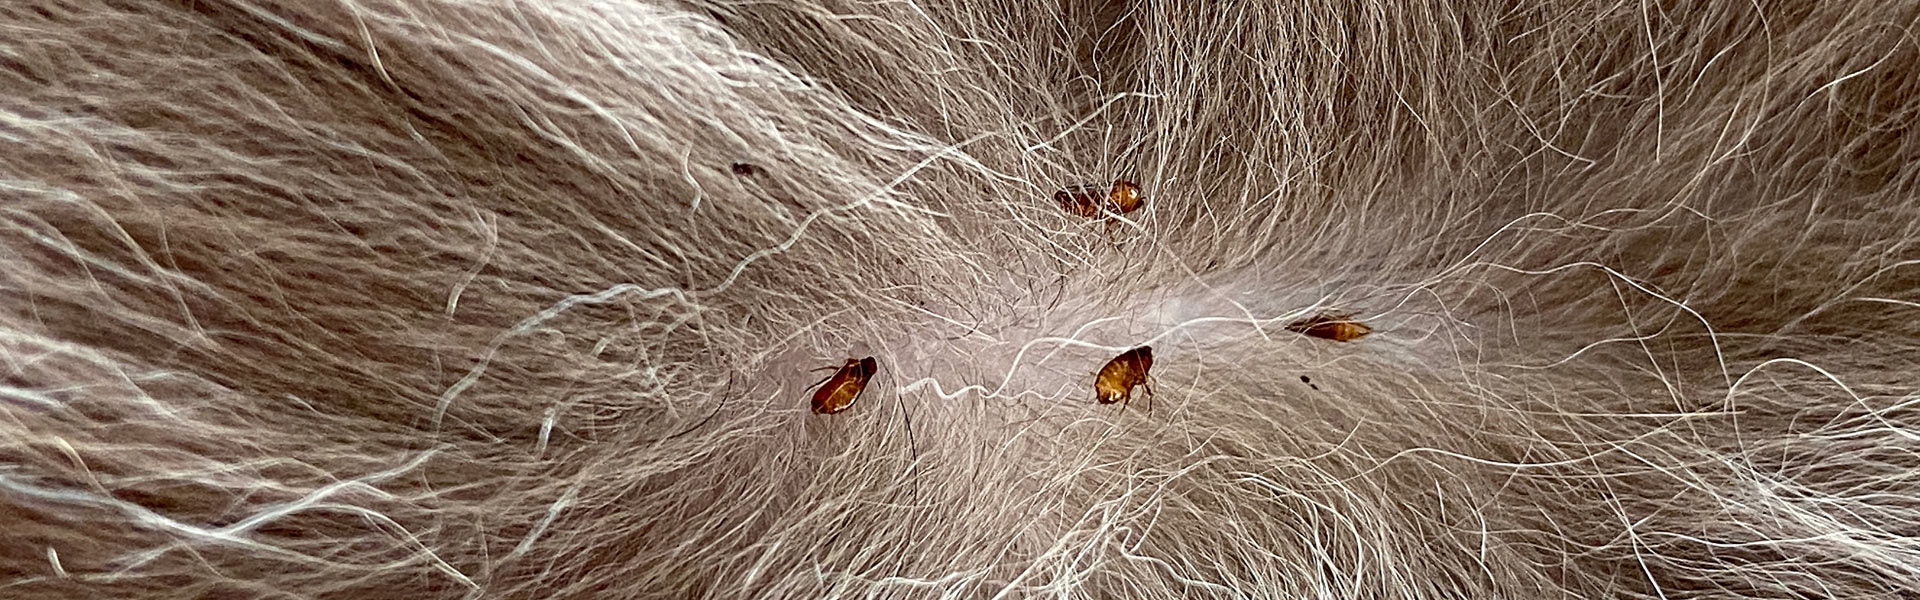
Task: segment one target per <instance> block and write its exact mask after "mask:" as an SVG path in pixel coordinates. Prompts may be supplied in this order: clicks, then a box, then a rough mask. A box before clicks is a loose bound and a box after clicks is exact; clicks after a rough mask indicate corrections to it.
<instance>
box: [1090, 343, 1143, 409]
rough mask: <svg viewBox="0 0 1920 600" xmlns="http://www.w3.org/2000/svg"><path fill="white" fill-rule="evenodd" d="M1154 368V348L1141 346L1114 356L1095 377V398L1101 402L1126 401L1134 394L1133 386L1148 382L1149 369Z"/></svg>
mask: <svg viewBox="0 0 1920 600" xmlns="http://www.w3.org/2000/svg"><path fill="white" fill-rule="evenodd" d="M1152 368H1153V348H1152V347H1150V346H1141V347H1139V348H1134V349H1132V350H1128V351H1126V352H1122V353H1120V355H1119V356H1115V357H1113V360H1110V361H1107V366H1104V367H1101V368H1100V375H1099V376H1096V377H1094V379H1093V394H1094V396H1093V399H1094V400H1098V401H1100V403H1101V404H1113V403H1115V402H1126V401H1127V400H1130V399H1131V398H1132V395H1133V386H1136V385H1145V384H1146V383H1147V370H1148V369H1152Z"/></svg>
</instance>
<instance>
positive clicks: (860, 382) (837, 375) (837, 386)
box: [813, 356, 880, 415]
mask: <svg viewBox="0 0 1920 600" xmlns="http://www.w3.org/2000/svg"><path fill="white" fill-rule="evenodd" d="M826 368H829V369H831V368H833V367H826ZM879 371H880V364H879V363H877V362H874V360H873V357H871V356H869V357H866V358H862V359H859V360H855V359H851V358H849V359H847V363H846V364H844V365H840V370H838V371H835V372H834V373H833V375H832V376H829V377H827V378H826V379H825V385H821V386H820V389H818V390H815V391H814V392H813V412H815V413H818V414H823V415H830V414H833V413H837V412H840V411H843V410H846V409H847V407H849V406H853V401H854V400H855V399H857V398H859V397H860V391H861V390H864V389H867V380H868V379H872V378H873V374H874V373H877V372H879Z"/></svg>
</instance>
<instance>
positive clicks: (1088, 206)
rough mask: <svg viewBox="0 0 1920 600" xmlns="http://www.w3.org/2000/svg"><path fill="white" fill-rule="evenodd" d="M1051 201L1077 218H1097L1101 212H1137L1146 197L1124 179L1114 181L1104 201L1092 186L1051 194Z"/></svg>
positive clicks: (1070, 187) (1076, 187)
mask: <svg viewBox="0 0 1920 600" xmlns="http://www.w3.org/2000/svg"><path fill="white" fill-rule="evenodd" d="M1053 201H1054V202H1057V203H1059V204H1060V209H1061V210H1064V211H1067V214H1071V215H1074V216H1078V217H1087V218H1092V217H1098V216H1100V214H1101V212H1103V211H1104V212H1111V213H1116V214H1126V213H1130V212H1133V211H1136V210H1139V209H1140V207H1141V206H1143V205H1145V204H1146V195H1145V194H1142V193H1141V192H1140V185H1139V184H1137V183H1134V182H1131V181H1127V180H1125V179H1116V180H1114V182H1113V186H1112V187H1109V188H1108V189H1107V194H1106V199H1105V200H1104V201H1103V200H1102V199H1101V198H1100V189H1099V188H1098V187H1096V186H1092V185H1075V186H1069V187H1068V188H1067V189H1064V190H1060V191H1058V192H1054V193H1053Z"/></svg>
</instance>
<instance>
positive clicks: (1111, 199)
mask: <svg viewBox="0 0 1920 600" xmlns="http://www.w3.org/2000/svg"><path fill="white" fill-rule="evenodd" d="M1107 202H1108V203H1109V204H1110V205H1111V206H1110V208H1112V209H1113V211H1114V212H1117V213H1120V214H1123V215H1124V214H1127V213H1130V212H1133V211H1136V210H1140V207H1141V206H1142V205H1144V204H1146V203H1147V196H1146V195H1145V194H1142V193H1140V184H1137V183H1134V182H1131V181H1127V180H1125V179H1115V180H1113V189H1112V190H1109V191H1108V192H1107Z"/></svg>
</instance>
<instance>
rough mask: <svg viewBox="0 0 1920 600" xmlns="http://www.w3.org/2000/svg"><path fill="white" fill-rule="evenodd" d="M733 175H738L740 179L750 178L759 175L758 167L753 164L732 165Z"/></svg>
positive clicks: (740, 163)
mask: <svg viewBox="0 0 1920 600" xmlns="http://www.w3.org/2000/svg"><path fill="white" fill-rule="evenodd" d="M733 174H735V175H739V176H742V177H751V176H754V175H758V174H760V167H758V166H756V165H754V164H753V163H743V162H737V163H733Z"/></svg>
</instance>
